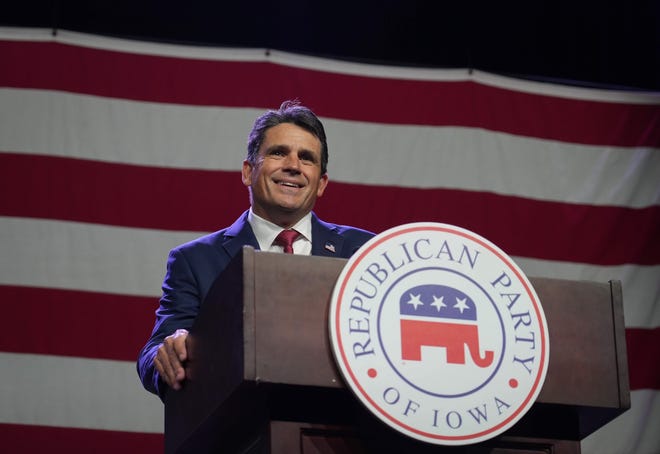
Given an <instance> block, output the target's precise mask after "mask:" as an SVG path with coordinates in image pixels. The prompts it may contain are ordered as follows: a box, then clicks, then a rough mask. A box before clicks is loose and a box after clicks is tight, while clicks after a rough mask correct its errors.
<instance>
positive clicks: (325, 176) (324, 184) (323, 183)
mask: <svg viewBox="0 0 660 454" xmlns="http://www.w3.org/2000/svg"><path fill="white" fill-rule="evenodd" d="M327 186H328V174H327V173H324V174H323V175H321V179H320V180H319V187H318V189H317V190H316V197H321V196H322V195H323V192H324V191H325V188H326V187H327Z"/></svg>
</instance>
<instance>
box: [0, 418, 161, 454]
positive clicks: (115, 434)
mask: <svg viewBox="0 0 660 454" xmlns="http://www.w3.org/2000/svg"><path fill="white" fill-rule="evenodd" d="M0 439H2V451H3V452H8V453H22V454H27V453H44V452H47V453H49V454H71V453H72V452H87V453H94V454H116V453H118V452H122V453H137V452H139V453H141V454H149V453H153V454H157V453H158V454H161V453H162V452H163V451H164V449H165V448H164V446H165V443H164V437H163V434H151V433H137V432H119V431H113V430H91V429H74V428H71V427H47V426H28V425H21V424H0Z"/></svg>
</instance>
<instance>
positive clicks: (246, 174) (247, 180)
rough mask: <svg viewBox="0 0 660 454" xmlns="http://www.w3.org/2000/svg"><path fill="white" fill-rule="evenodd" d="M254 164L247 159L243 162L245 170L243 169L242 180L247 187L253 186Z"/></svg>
mask: <svg viewBox="0 0 660 454" xmlns="http://www.w3.org/2000/svg"><path fill="white" fill-rule="evenodd" d="M252 168H253V167H252V164H251V163H250V161H248V160H247V159H246V160H245V161H243V168H242V169H241V179H242V180H243V184H244V185H245V186H252Z"/></svg>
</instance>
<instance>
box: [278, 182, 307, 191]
mask: <svg viewBox="0 0 660 454" xmlns="http://www.w3.org/2000/svg"><path fill="white" fill-rule="evenodd" d="M277 184H278V185H279V186H285V187H287V188H296V189H300V188H302V185H301V184H297V183H291V182H289V181H278V182H277Z"/></svg>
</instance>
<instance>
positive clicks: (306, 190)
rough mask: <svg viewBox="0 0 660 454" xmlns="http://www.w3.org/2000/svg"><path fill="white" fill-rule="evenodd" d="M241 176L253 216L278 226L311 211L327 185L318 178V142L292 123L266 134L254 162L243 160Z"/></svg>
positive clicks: (280, 125) (292, 222)
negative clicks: (255, 215) (248, 190)
mask: <svg viewBox="0 0 660 454" xmlns="http://www.w3.org/2000/svg"><path fill="white" fill-rule="evenodd" d="M242 176H243V184H244V185H246V186H248V187H250V193H251V202H252V210H253V211H254V213H255V214H257V215H258V216H261V217H262V218H264V219H267V220H269V221H271V222H273V223H275V224H277V225H280V226H282V227H290V226H292V225H293V224H295V223H296V222H298V220H300V219H301V218H302V217H303V216H304V215H305V214H307V213H308V212H309V211H311V210H312V208H313V207H314V203H315V202H316V198H317V197H321V196H322V195H323V191H324V190H325V187H326V185H327V184H328V176H327V174H325V175H321V142H320V141H319V139H318V138H317V137H315V136H314V135H313V134H311V133H309V132H307V131H306V130H304V129H302V128H301V127H299V126H296V125H294V124H292V123H281V124H279V125H277V126H273V127H272V128H270V129H268V130H267V131H266V133H265V135H264V141H263V143H262V144H261V147H260V148H259V154H258V156H257V159H256V162H255V163H254V164H251V163H249V162H248V161H243V171H242Z"/></svg>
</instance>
